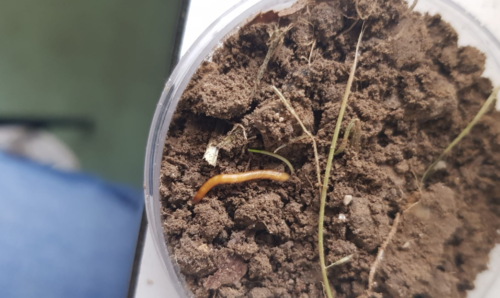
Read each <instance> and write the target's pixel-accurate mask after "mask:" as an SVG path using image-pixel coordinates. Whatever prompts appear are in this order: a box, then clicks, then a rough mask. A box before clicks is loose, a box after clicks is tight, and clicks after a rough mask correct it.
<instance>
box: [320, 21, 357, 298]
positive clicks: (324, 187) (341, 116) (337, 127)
mask: <svg viewBox="0 0 500 298" xmlns="http://www.w3.org/2000/svg"><path fill="white" fill-rule="evenodd" d="M364 29H365V28H364V26H363V28H362V29H361V33H360V34H359V39H358V43H357V45H356V52H355V54H354V62H353V64H352V68H351V73H350V74H349V79H348V80H347V85H346V89H345V93H344V98H343V99H342V104H341V106H340V112H339V117H338V118H337V124H336V125H335V132H334V133H333V138H332V143H331V145H330V152H329V154H328V160H327V163H326V169H325V176H324V178H323V185H322V188H321V198H320V207H319V208H320V209H319V223H318V250H319V261H320V266H321V275H322V276H323V283H324V284H325V290H326V294H327V297H328V298H333V295H332V291H331V290H330V283H329V282H328V272H327V271H326V265H325V248H324V245H323V226H324V221H325V204H326V192H327V190H328V181H329V180H330V172H331V169H332V161H333V156H334V153H335V146H336V145H337V139H338V137H339V134H340V126H341V125H342V120H343V119H344V113H345V110H346V107H347V100H348V99H349V95H350V94H351V87H352V82H353V81H354V73H355V72H356V65H357V62H358V54H359V45H360V44H361V39H362V38H363V33H364Z"/></svg>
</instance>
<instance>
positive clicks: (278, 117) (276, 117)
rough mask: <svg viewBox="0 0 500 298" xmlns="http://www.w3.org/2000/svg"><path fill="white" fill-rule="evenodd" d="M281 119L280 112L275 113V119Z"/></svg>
mask: <svg viewBox="0 0 500 298" xmlns="http://www.w3.org/2000/svg"><path fill="white" fill-rule="evenodd" d="M279 119H280V113H276V114H274V120H275V121H278V120H279Z"/></svg>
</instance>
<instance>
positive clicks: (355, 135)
mask: <svg viewBox="0 0 500 298" xmlns="http://www.w3.org/2000/svg"><path fill="white" fill-rule="evenodd" d="M353 128H354V130H353V132H352V138H351V143H352V146H353V147H354V150H355V151H356V152H359V147H360V140H361V122H360V121H359V119H357V118H356V119H352V120H351V122H349V125H348V126H347V128H346V130H345V133H344V138H343V139H342V143H341V144H340V146H339V148H338V149H337V151H335V153H334V155H337V154H340V153H342V152H344V151H345V148H346V147H347V142H348V141H349V135H350V132H351V130H352V129H353Z"/></svg>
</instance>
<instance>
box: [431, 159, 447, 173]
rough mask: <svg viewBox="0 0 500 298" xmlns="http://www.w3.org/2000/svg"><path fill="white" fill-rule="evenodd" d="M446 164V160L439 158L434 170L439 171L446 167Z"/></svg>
mask: <svg viewBox="0 0 500 298" xmlns="http://www.w3.org/2000/svg"><path fill="white" fill-rule="evenodd" d="M447 166H448V165H447V164H446V162H445V161H444V160H440V161H438V163H437V164H436V165H435V166H434V170H435V171H439V170H444V169H446V167H447Z"/></svg>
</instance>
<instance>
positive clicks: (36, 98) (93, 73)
mask: <svg viewBox="0 0 500 298" xmlns="http://www.w3.org/2000/svg"><path fill="white" fill-rule="evenodd" d="M0 2H1V4H0V117H2V116H21V117H34V116H44V117H54V116H64V117H84V118H87V119H89V120H92V121H93V122H94V123H95V125H96V126H95V128H96V129H95V131H94V132H92V133H82V132H80V131H76V130H62V129H55V130H53V132H54V133H55V134H56V135H58V136H59V137H60V138H61V139H62V140H63V141H64V142H66V144H68V145H69V146H70V148H71V149H72V150H73V151H74V152H75V153H76V155H77V157H78V158H79V160H80V162H81V165H82V168H83V170H84V171H86V172H91V173H93V174H95V175H97V176H101V177H103V178H105V179H108V180H111V181H116V182H122V183H128V184H131V185H134V186H136V187H139V186H141V185H142V174H143V161H144V151H145V146H146V139H147V134H148V130H149V125H150V123H151V119H152V115H153V112H154V109H155V106H156V103H157V101H158V98H159V96H160V93H161V91H162V88H163V85H164V83H165V81H166V79H167V76H168V71H169V69H170V65H169V64H170V62H171V59H172V51H173V45H174V39H175V33H176V30H177V28H176V25H177V22H178V18H179V13H180V10H181V3H180V1H177V0H141V1H137V0H92V1H69V0H1V1H0Z"/></svg>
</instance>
